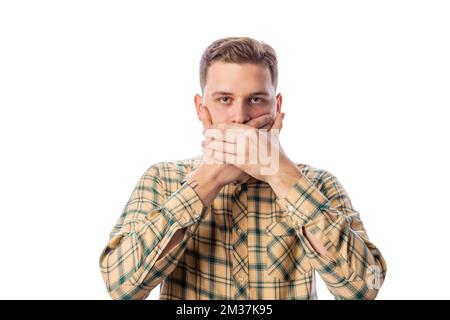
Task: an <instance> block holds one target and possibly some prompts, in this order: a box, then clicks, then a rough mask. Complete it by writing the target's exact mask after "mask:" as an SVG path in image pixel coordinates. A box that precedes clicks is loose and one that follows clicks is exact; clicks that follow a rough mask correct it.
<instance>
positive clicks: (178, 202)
mask: <svg viewBox="0 0 450 320" xmlns="http://www.w3.org/2000/svg"><path fill="white" fill-rule="evenodd" d="M182 183H183V184H182V186H181V187H180V188H179V189H178V190H177V191H175V192H174V193H173V194H172V195H170V197H169V198H168V199H167V201H166V202H165V203H164V204H163V205H162V206H161V207H160V210H161V213H162V214H163V215H164V216H165V217H166V218H167V219H168V220H169V221H171V222H176V223H178V224H179V225H180V227H181V228H185V227H188V226H190V225H192V224H194V223H195V222H197V221H198V220H200V219H201V218H203V217H204V213H205V212H206V209H207V207H205V206H204V205H203V202H202V201H201V200H200V198H199V197H198V195H197V193H196V192H195V191H194V189H192V187H191V186H190V185H189V184H188V183H185V182H184V181H182Z"/></svg>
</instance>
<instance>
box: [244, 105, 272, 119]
mask: <svg viewBox="0 0 450 320" xmlns="http://www.w3.org/2000/svg"><path fill="white" fill-rule="evenodd" d="M276 112H277V109H276V108H254V109H253V110H251V112H250V118H251V119H254V118H258V117H260V116H262V115H265V114H271V115H272V116H275V114H276Z"/></svg>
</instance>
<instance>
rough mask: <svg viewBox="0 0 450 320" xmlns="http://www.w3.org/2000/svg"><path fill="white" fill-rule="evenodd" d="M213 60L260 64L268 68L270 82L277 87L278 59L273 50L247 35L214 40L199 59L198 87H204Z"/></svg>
mask: <svg viewBox="0 0 450 320" xmlns="http://www.w3.org/2000/svg"><path fill="white" fill-rule="evenodd" d="M215 61H223V62H229V63H239V64H240V63H253V64H260V65H262V66H264V67H266V68H268V69H269V71H270V75H271V78H272V84H273V86H274V87H275V89H276V88H277V84H278V61H277V54H276V52H275V50H274V49H273V48H272V47H271V46H270V45H268V44H266V43H264V42H262V41H258V40H255V39H252V38H248V37H227V38H222V39H218V40H216V41H214V42H213V43H212V44H210V45H209V46H208V47H207V48H206V50H205V52H203V55H202V58H201V60H200V87H201V89H202V92H203V89H204V88H205V83H206V75H207V72H208V68H209V66H210V65H211V64H212V63H213V62H215Z"/></svg>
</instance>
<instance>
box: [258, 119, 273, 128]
mask: <svg viewBox="0 0 450 320" xmlns="http://www.w3.org/2000/svg"><path fill="white" fill-rule="evenodd" d="M274 121H275V120H272V121H270V122H269V123H268V124H266V125H265V126H264V127H261V128H259V129H266V130H270V129H272V126H273V123H274Z"/></svg>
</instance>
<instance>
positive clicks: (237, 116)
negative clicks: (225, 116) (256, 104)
mask: <svg viewBox="0 0 450 320" xmlns="http://www.w3.org/2000/svg"><path fill="white" fill-rule="evenodd" d="M248 120H250V114H249V110H248V108H247V106H246V104H245V102H244V101H236V103H235V105H234V108H233V119H232V122H234V123H244V122H247V121H248Z"/></svg>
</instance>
